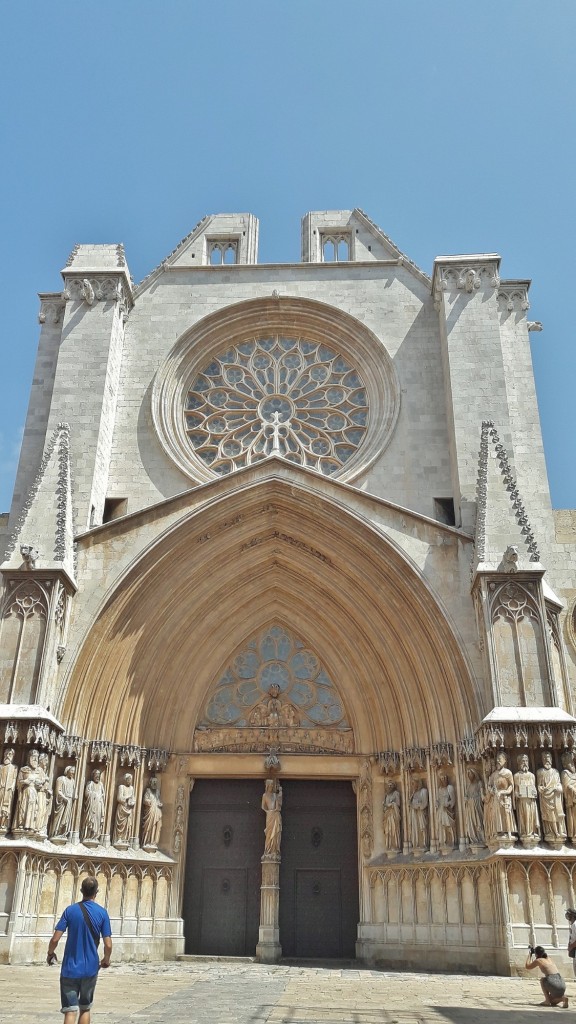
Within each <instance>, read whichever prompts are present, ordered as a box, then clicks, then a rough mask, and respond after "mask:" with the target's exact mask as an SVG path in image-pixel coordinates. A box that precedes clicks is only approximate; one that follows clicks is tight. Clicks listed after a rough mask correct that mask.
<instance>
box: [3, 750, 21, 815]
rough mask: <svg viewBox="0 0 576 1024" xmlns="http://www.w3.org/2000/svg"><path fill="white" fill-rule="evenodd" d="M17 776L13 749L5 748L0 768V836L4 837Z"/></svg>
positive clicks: (10, 813) (10, 812)
mask: <svg viewBox="0 0 576 1024" xmlns="http://www.w3.org/2000/svg"><path fill="white" fill-rule="evenodd" d="M17 775H18V769H17V767H16V765H15V764H14V748H13V747H6V750H5V751H4V758H3V763H2V766H1V767H0V835H6V833H7V832H8V830H9V828H10V818H11V817H12V804H13V802H14V793H15V792H16V777H17Z"/></svg>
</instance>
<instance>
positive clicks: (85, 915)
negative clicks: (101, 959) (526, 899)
mask: <svg viewBox="0 0 576 1024" xmlns="http://www.w3.org/2000/svg"><path fill="white" fill-rule="evenodd" d="M78 906H79V907H80V910H81V911H82V917H83V918H84V920H85V921H86V925H87V927H88V931H89V932H90V935H91V936H92V938H93V939H94V942H95V944H96V949H98V943H99V942H100V936H99V934H98V932H97V931H96V929H95V928H94V925H93V924H92V920H91V918H90V914H89V913H88V911H87V910H86V907H85V906H84V903H79V904H78Z"/></svg>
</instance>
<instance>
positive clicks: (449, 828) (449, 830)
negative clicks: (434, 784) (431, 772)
mask: <svg viewBox="0 0 576 1024" xmlns="http://www.w3.org/2000/svg"><path fill="white" fill-rule="evenodd" d="M438 782H439V786H438V797H437V800H436V809H437V811H438V838H439V840H440V844H441V846H455V844H456V815H455V813H454V809H455V807H456V791H455V789H454V786H453V785H452V783H451V782H450V781H449V779H448V776H447V775H446V772H440V774H439V776H438Z"/></svg>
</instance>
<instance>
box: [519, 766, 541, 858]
mask: <svg viewBox="0 0 576 1024" xmlns="http://www.w3.org/2000/svg"><path fill="white" fill-rule="evenodd" d="M537 795H538V794H537V790H536V778H535V776H534V775H533V774H532V772H531V771H530V764H529V761H528V754H520V757H519V758H518V771H517V772H516V774H515V775H514V802H515V804H516V818H517V821H518V832H519V835H520V841H521V843H522V845H523V846H528V847H530V846H535V845H536V843H537V842H538V840H539V839H540V822H539V820H538V803H537V801H536V797H537Z"/></svg>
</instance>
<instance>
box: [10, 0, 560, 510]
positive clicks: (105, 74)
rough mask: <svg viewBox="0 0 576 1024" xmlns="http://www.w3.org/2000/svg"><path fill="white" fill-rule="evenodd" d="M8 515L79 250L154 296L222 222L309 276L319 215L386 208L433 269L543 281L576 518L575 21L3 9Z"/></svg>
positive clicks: (274, 0) (556, 488) (549, 368)
mask: <svg viewBox="0 0 576 1024" xmlns="http://www.w3.org/2000/svg"><path fill="white" fill-rule="evenodd" d="M2 20H3V44H2V53H1V58H2V59H1V61H0V65H1V70H0V86H1V90H2V96H3V105H2V106H3V111H2V118H1V123H2V128H1V133H2V142H3V151H4V159H3V160H2V163H1V165H0V176H1V178H2V179H3V181H2V189H1V191H0V204H1V209H0V217H1V223H2V225H3V246H2V264H3V266H2V279H3V281H4V294H5V298H4V309H3V317H2V330H3V344H2V350H3V359H2V364H3V367H4V375H3V388H2V403H1V405H0V511H2V510H7V509H8V508H9V503H10V497H11V492H12V487H13V479H14V473H15V469H16V461H17V456H18V447H19V441H20V437H21V432H22V428H23V425H24V418H25V415H26V408H27V404H28V391H29V387H30V382H31V378H32V372H33V366H34V359H35V353H36V346H37V342H38V330H39V328H38V324H37V313H38V300H37V297H36V293H37V292H38V291H52V290H58V289H59V288H60V287H61V278H60V275H59V271H60V269H61V268H62V267H63V265H64V263H65V261H66V258H67V256H68V254H69V252H70V250H71V249H72V247H73V245H74V244H75V243H76V242H120V241H121V242H124V244H125V246H126V253H127V258H128V262H129V265H130V269H131V272H132V275H133V277H134V278H135V279H136V280H140V279H141V278H142V277H144V275H145V274H146V273H148V271H149V270H150V269H151V268H152V267H154V266H155V265H156V264H157V263H159V262H160V261H161V260H162V259H163V258H164V257H165V256H166V255H167V254H168V253H169V252H170V251H171V249H173V248H174V246H175V245H176V243H177V242H178V241H179V240H180V239H181V238H182V237H183V236H184V235H186V234H187V233H188V231H190V229H191V228H192V227H193V226H194V224H196V223H197V221H198V220H200V218H201V217H203V216H204V215H205V214H206V213H216V212H221V211H222V212H224V211H250V212H252V213H254V214H256V216H258V217H259V218H260V261H261V262H275V261H291V260H293V261H298V260H299V258H300V253H299V249H300V218H301V216H302V215H303V214H304V213H305V212H306V211H307V210H321V209H337V208H346V209H349V208H353V207H355V206H360V207H362V208H363V209H364V210H365V211H366V212H367V213H368V215H369V216H370V217H371V218H372V219H373V220H375V221H376V223H377V224H379V225H380V227H382V228H383V230H384V231H386V232H387V233H388V234H389V235H390V236H391V237H392V238H393V240H394V241H395V242H396V243H397V244H398V245H399V247H400V248H401V249H402V250H403V251H404V252H406V253H407V254H408V255H409V256H410V258H411V259H413V260H415V262H416V263H418V264H419V265H420V266H421V267H422V269H424V270H425V271H427V272H428V273H430V272H431V268H432V262H433V259H434V257H435V256H436V255H440V254H449V253H473V252H499V253H500V254H501V256H502V266H501V272H502V276H503V277H507V278H514V277H520V278H524V277H531V278H532V279H533V285H532V289H531V292H530V300H531V310H530V313H529V317H530V318H531V319H534V320H541V321H542V323H543V325H544V331H543V333H541V334H533V335H531V338H532V347H533V359H534V367H535V373H536V381H537V388H538V397H539V403H540V413H541V418H542V426H543V432H544V440H545V448H546V456H547V463H548V471H549V476H550V484H551V490H552V500H553V504H554V505H555V507H557V508H567V507H571V508H574V507H576V473H575V469H576V444H575V430H574V426H575V419H576V412H575V401H574V396H575V394H576V350H575V345H574V326H573V320H574V318H573V313H572V309H571V301H570V300H571V294H572V290H573V276H574V270H573V263H574V256H573V243H574V238H575V237H576V230H575V227H576V225H575V216H574V194H575V187H574V165H575V163H576V152H575V150H576V141H575V140H576V133H575V93H576V89H575V78H574V55H573V50H574V39H575V37H576V5H575V4H574V3H573V0H551V2H550V3H548V4H546V5H544V4H543V3H542V0H538V2H534V0H504V2H502V0H498V2H496V0H484V2H483V3H482V4H480V5H478V4H474V5H472V4H464V5H461V4H460V5H458V4H452V5H448V6H446V5H444V6H439V5H438V4H433V3H431V2H429V0H396V2H392V0H346V2H344V0H284V2H280V0H219V2H217V3H216V2H214V0H212V2H208V0H206V2H203V3H200V2H196V0H165V3H164V4H163V5H162V6H161V5H159V4H158V3H152V2H149V0H138V2H136V0H134V2H133V0H114V2H112V0H99V3H98V4H96V5H93V4H87V3H81V2H80V3H79V2H78V0H76V2H67V0H53V2H52V3H46V2H45V0H43V2H37V0H23V2H21V3H12V4H9V5H4V7H3V19H2Z"/></svg>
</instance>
